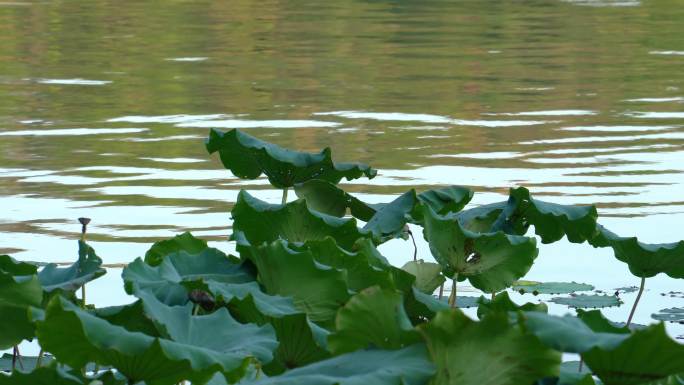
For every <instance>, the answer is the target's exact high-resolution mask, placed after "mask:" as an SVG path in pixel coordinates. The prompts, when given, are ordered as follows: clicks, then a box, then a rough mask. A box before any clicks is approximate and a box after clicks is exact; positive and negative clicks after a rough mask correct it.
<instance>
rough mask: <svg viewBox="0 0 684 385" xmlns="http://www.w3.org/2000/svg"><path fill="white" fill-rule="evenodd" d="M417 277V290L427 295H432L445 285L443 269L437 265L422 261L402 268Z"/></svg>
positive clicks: (413, 262) (408, 263) (410, 263)
mask: <svg viewBox="0 0 684 385" xmlns="http://www.w3.org/2000/svg"><path fill="white" fill-rule="evenodd" d="M401 268H402V269H404V270H405V271H408V272H409V273H411V274H413V275H414V276H415V277H416V282H415V286H416V289H418V290H420V291H422V292H423V293H426V294H432V293H434V292H435V290H436V289H437V288H438V287H439V286H440V285H442V284H443V283H444V281H445V278H444V276H443V275H442V267H441V266H440V265H439V264H437V263H432V262H424V261H423V260H422V259H419V260H417V261H409V262H407V263H406V264H404V266H402V267H401Z"/></svg>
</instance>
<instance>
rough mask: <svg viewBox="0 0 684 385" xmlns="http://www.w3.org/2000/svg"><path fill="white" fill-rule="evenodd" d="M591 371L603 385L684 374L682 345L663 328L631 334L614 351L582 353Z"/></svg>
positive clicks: (655, 326)
mask: <svg viewBox="0 0 684 385" xmlns="http://www.w3.org/2000/svg"><path fill="white" fill-rule="evenodd" d="M582 358H583V359H584V362H585V363H586V364H587V366H588V367H589V368H590V369H591V371H592V372H593V373H594V374H595V375H597V376H598V377H599V379H601V381H602V382H603V383H604V384H606V385H618V384H619V385H633V384H642V383H644V382H648V381H656V380H659V379H665V378H666V377H668V376H672V375H677V374H680V373H684V345H681V344H679V343H677V342H675V341H674V340H672V339H670V338H669V337H668V335H667V333H666V332H665V326H664V325H663V324H662V323H660V324H655V325H651V326H649V327H647V328H644V329H640V330H636V331H634V332H633V333H632V334H631V335H629V337H628V338H626V339H625V340H624V341H623V342H622V343H621V344H620V345H619V346H617V347H616V348H615V349H610V350H607V349H601V348H598V347H597V348H594V349H591V350H590V351H587V352H584V353H582Z"/></svg>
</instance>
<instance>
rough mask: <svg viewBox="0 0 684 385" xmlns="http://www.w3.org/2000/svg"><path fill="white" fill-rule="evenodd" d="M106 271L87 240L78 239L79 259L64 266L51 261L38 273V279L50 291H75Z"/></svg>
mask: <svg viewBox="0 0 684 385" xmlns="http://www.w3.org/2000/svg"><path fill="white" fill-rule="evenodd" d="M106 272H107V271H106V270H105V269H103V268H102V259H100V257H98V256H97V254H95V250H94V249H93V248H92V247H90V246H88V244H86V243H85V242H83V241H78V260H77V261H76V262H74V264H72V265H71V266H69V267H64V268H62V267H57V265H56V264H54V263H50V264H48V265H46V266H45V267H44V268H43V269H42V270H41V271H40V272H39V273H38V280H40V284H41V285H42V286H43V290H45V291H46V292H48V293H50V292H52V291H54V290H62V291H65V292H74V291H76V290H78V288H80V287H81V286H83V285H85V284H86V283H88V282H90V281H92V280H94V279H96V278H98V277H101V276H103V275H104V274H105V273H106Z"/></svg>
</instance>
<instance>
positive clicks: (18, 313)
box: [0, 255, 43, 349]
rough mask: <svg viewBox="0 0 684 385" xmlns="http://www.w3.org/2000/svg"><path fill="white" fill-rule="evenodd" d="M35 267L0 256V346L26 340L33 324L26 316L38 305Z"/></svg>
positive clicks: (39, 292)
mask: <svg viewBox="0 0 684 385" xmlns="http://www.w3.org/2000/svg"><path fill="white" fill-rule="evenodd" d="M35 272H36V267H35V266H32V265H29V264H26V263H22V262H17V261H16V260H14V259H13V258H11V257H10V256H7V255H1V256H0V314H2V315H1V316H0V330H2V332H0V349H7V348H10V347H12V346H14V345H16V344H18V343H19V342H21V341H22V340H25V339H30V338H32V337H33V334H34V326H33V324H32V323H31V322H30V320H29V318H28V309H29V307H31V306H40V304H41V301H42V299H43V290H42V288H41V286H40V282H39V281H38V277H37V276H36V275H35Z"/></svg>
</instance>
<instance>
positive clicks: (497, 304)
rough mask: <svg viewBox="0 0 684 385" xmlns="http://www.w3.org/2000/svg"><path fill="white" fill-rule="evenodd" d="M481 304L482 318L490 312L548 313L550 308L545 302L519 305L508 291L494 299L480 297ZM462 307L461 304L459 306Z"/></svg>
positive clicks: (478, 313)
mask: <svg viewBox="0 0 684 385" xmlns="http://www.w3.org/2000/svg"><path fill="white" fill-rule="evenodd" d="M480 298H481V300H480V301H479V306H478V307H477V317H478V318H480V319H482V318H484V317H485V316H487V315H488V314H490V313H493V312H500V313H508V312H511V311H538V312H542V313H546V312H547V311H548V310H549V309H548V307H547V306H546V304H545V303H543V302H541V303H538V304H537V303H530V302H528V303H525V304H523V305H518V304H517V303H515V302H513V301H512V300H511V298H510V297H509V296H508V293H507V292H505V291H504V292H501V293H499V294H497V295H495V296H494V299H493V300H486V299H485V298H484V297H480ZM459 307H460V306H459Z"/></svg>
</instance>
